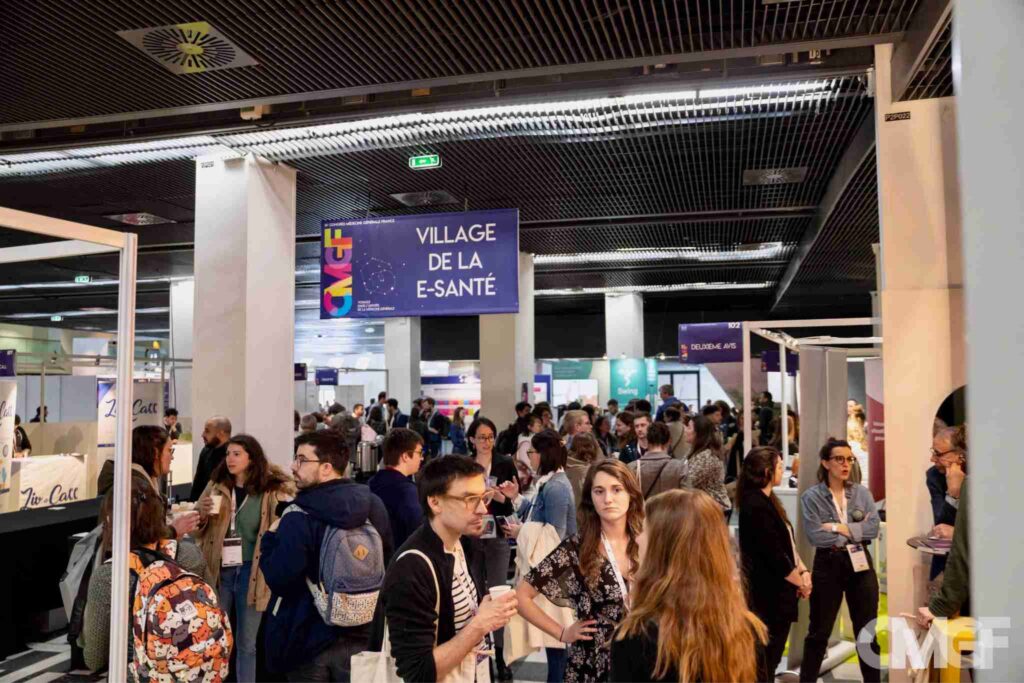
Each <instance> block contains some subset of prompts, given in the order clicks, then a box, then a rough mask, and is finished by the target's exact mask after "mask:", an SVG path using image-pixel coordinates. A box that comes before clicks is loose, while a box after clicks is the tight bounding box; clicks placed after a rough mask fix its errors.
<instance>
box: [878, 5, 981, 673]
mask: <svg viewBox="0 0 1024 683" xmlns="http://www.w3.org/2000/svg"><path fill="white" fill-rule="evenodd" d="M961 4H962V3H961ZM891 56H892V47H891V46H890V45H883V46H876V48H875V64H876V68H877V73H878V78H877V94H876V100H875V116H876V131H877V143H878V187H879V193H878V199H879V213H880V220H881V239H882V246H881V253H882V289H881V292H882V293H881V307H882V333H883V335H884V337H885V343H884V347H883V353H884V359H885V360H884V370H883V392H884V395H885V422H886V426H887V429H886V435H885V442H886V443H885V452H886V462H885V483H886V492H887V494H888V495H887V497H886V507H887V517H886V519H887V528H886V536H887V538H886V552H887V556H886V559H887V568H888V572H887V585H888V596H889V616H890V618H898V617H899V615H900V613H901V612H909V613H913V612H914V611H915V610H916V608H917V607H918V606H919V605H923V604H926V585H927V578H928V566H929V563H930V559H931V558H930V557H929V556H928V555H925V554H923V553H920V552H918V551H916V550H914V549H912V548H910V547H909V546H908V545H907V543H906V541H907V539H908V538H910V537H912V536H915V535H918V534H921V533H923V532H926V531H928V530H929V529H930V528H931V527H932V524H933V520H932V512H931V506H930V504H929V496H928V490H927V488H926V487H925V470H927V469H928V467H929V461H928V451H929V449H930V448H931V440H932V426H933V420H934V418H935V414H936V412H937V411H938V409H939V406H940V405H941V404H942V402H943V400H944V399H945V398H946V396H948V395H949V393H950V392H951V391H953V390H954V389H956V388H957V387H959V386H961V385H963V384H964V382H965V379H966V377H965V372H964V368H965V362H964V361H965V358H964V330H965V327H964V318H963V289H962V283H963V278H962V266H961V260H960V258H961V256H960V255H961V244H960V242H961V235H960V222H961V221H960V203H959V194H960V189H959V183H958V180H957V159H956V152H957V147H956V100H955V99H953V98H943V99H931V100H919V101H914V102H892V101H891V97H892V96H891V73H890V60H891ZM902 112H907V113H909V117H908V116H901V117H899V120H892V121H886V120H885V115H886V114H890V113H902ZM990 400H991V396H988V397H986V403H990ZM901 664H902V662H898V663H897V664H896V665H897V666H899V665H901ZM906 678H907V671H906V670H905V669H896V668H894V669H892V680H906Z"/></svg>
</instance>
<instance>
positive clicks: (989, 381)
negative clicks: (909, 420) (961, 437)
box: [886, 0, 1024, 681]
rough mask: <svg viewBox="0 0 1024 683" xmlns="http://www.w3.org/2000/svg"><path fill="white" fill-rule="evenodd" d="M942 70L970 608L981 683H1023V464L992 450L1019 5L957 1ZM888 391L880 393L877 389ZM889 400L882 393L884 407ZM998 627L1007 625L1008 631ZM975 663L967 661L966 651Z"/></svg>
mask: <svg viewBox="0 0 1024 683" xmlns="http://www.w3.org/2000/svg"><path fill="white" fill-rule="evenodd" d="M954 8H955V9H954V21H953V26H954V30H953V61H954V65H953V75H954V78H955V85H956V89H957V93H958V98H957V99H958V106H959V117H958V121H957V132H958V134H959V140H958V142H959V154H960V177H961V178H962V183H963V188H962V197H963V243H964V276H965V278H966V285H967V292H966V308H967V329H968V330H970V345H969V346H968V350H967V374H968V377H970V387H969V388H970V393H969V402H968V406H967V414H968V423H969V424H970V429H969V430H968V445H969V447H970V452H971V454H972V455H973V457H971V458H970V470H969V472H970V476H969V479H970V485H969V487H970V505H971V509H970V525H971V526H970V534H971V590H972V608H973V612H974V614H975V615H978V616H979V617H982V618H986V617H994V618H1003V619H1009V621H1008V622H1007V623H1006V624H1004V625H1003V626H1001V627H1000V626H998V625H997V624H996V623H994V622H990V625H991V626H992V627H994V628H993V630H994V636H995V637H997V638H1008V643H1007V644H1008V647H1005V646H1004V647H1001V648H1000V649H996V650H995V651H994V652H993V655H994V658H993V662H992V667H991V668H988V669H980V670H979V671H978V672H977V675H978V678H979V679H980V680H982V681H1019V680H1024V647H1021V646H1022V644H1024V591H1021V590H1020V589H1019V583H1020V575H1021V565H1022V563H1024V549H1022V547H1021V544H1020V543H1019V541H1017V540H1016V539H1019V538H1020V531H1019V525H1018V524H1017V520H1019V519H1020V510H1021V502H1020V493H1019V487H1018V486H1017V483H1018V482H1020V481H1021V480H1022V478H1024V460H1022V459H1021V458H1017V457H1000V455H999V454H1002V453H1006V447H1007V444H1013V443H1017V442H1018V441H1019V439H1020V437H1019V434H1020V416H1021V415H1022V414H1024V395H1022V394H1021V387H1022V386H1024V364H1022V363H1021V361H1020V355H1021V354H1020V344H1021V340H1022V339H1024V306H1021V304H1020V302H1019V301H1018V298H1019V296H1020V292H1021V291H1024V269H1022V268H1021V263H1022V262H1024V239H1022V238H1021V219H1022V217H1024V192H1022V191H1021V190H1022V188H1024V168H1022V167H1021V159H1024V135H1021V118H1022V114H1021V112H1024V88H1021V81H1020V70H1019V68H1018V67H1019V65H1020V64H1021V63H1024V42H1022V41H1021V39H1020V36H1021V34H1022V33H1024V4H1022V3H1020V2H1012V1H1007V0H1002V1H1001V2H966V1H961V2H957V3H956V4H955V5H954ZM886 391H888V388H887V389H886ZM888 407H889V397H888V396H886V410H888ZM1008 629H1009V630H1008ZM975 661H977V658H975Z"/></svg>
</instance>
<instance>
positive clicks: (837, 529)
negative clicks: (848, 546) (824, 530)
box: [832, 524, 839, 534]
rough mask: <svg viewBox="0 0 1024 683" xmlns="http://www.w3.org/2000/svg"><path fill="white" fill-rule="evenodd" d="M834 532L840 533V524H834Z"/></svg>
mask: <svg viewBox="0 0 1024 683" xmlns="http://www.w3.org/2000/svg"><path fill="white" fill-rule="evenodd" d="M832 533H834V534H837V533H839V526H838V525H836V524H833V525H832Z"/></svg>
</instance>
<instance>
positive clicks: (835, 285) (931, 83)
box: [0, 0, 951, 352]
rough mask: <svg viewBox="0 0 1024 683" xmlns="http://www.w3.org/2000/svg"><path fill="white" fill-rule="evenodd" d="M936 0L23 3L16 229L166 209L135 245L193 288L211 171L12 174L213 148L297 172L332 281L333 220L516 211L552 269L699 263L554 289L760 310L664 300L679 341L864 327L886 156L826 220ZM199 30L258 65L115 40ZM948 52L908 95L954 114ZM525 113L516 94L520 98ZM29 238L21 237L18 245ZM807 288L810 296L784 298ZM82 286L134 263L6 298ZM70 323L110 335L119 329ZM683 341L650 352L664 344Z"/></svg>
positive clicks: (150, 293)
mask: <svg viewBox="0 0 1024 683" xmlns="http://www.w3.org/2000/svg"><path fill="white" fill-rule="evenodd" d="M4 2H8V3H9V2H10V0H0V4H2V3H4ZM928 2H929V0H793V1H790V2H771V3H769V2H765V1H764V0H743V1H740V0H736V1H730V2H718V1H712V0H708V1H707V2H705V1H699V2H693V1H691V2H682V1H679V2H667V3H649V2H646V1H645V0H638V1H635V2H626V1H623V0H608V1H607V2H601V3H595V2H568V1H564V2H560V1H555V0H548V1H547V2H541V1H540V0H531V1H524V2H515V3H493V2H483V1H478V0H467V1H465V2H459V3H447V2H428V1H427V0H394V1H393V2H335V1H327V0H321V1H313V0H294V1H292V2H269V1H262V2H261V1H255V2H254V1H250V2H247V3H238V2H234V1H232V0H221V1H219V2H215V1H213V0H210V1H207V2H189V3H184V2H161V3H156V2H141V1H140V2H122V3H90V4H81V3H76V2H71V1H64V0H50V1H47V2H43V1H39V2H26V3H18V4H17V5H14V4H10V5H9V7H8V8H6V9H5V10H4V11H5V12H6V14H7V16H8V17H9V18H10V21H7V22H6V23H4V24H2V25H0V41H4V42H5V44H6V45H7V49H6V50H5V51H4V52H3V53H2V54H0V92H4V93H5V96H4V97H3V98H2V99H0V206H7V207H12V208H17V209H22V210H27V211H33V212H37V213H42V214H46V215H52V216H57V217H61V218H67V219H71V220H76V221H80V222H83V223H88V224H92V225H98V226H102V227H108V228H114V229H129V228H126V227H125V226H124V225H121V224H119V223H116V222H113V221H111V220H109V219H107V218H105V217H104V216H106V215H109V214H116V213H127V212H137V211H146V212H149V213H153V214H156V215H158V216H162V217H165V218H169V219H172V220H174V221H176V222H175V223H172V224H165V225H156V226H150V227H140V228H130V229H132V230H134V231H136V232H137V233H138V234H139V235H140V248H141V250H140V262H139V277H140V278H166V277H174V276H187V275H189V274H190V273H191V268H192V252H191V243H192V238H193V230H194V226H193V224H192V220H193V210H194V183H195V171H194V162H193V161H191V160H190V159H188V158H182V159H171V160H167V161H158V162H150V163H138V164H129V165H115V166H110V167H106V168H94V169H90V170H81V171H75V172H60V173H47V174H35V175H23V176H18V175H12V174H7V175H5V174H4V172H3V165H2V164H3V163H4V162H3V161H2V160H3V159H5V158H7V159H13V158H16V156H17V154H19V153H23V152H25V151H33V150H35V151H40V152H42V151H45V150H47V149H52V148H55V146H57V145H58V144H59V145H60V146H61V147H70V146H76V145H77V146H81V145H89V144H99V143H101V142H102V143H106V144H117V143H118V142H122V141H125V140H126V139H127V136H128V135H131V136H132V139H145V138H146V137H148V136H152V135H155V134H157V133H159V134H160V135H162V136H167V135H172V134H177V135H184V134H196V133H198V132H202V131H203V130H207V129H209V132H210V133H211V134H213V136H214V138H215V139H217V140H219V141H220V142H221V144H225V145H227V146H229V147H231V148H232V149H238V150H240V151H254V152H256V153H259V154H263V155H265V156H268V157H270V158H273V159H277V160H281V161H283V162H284V163H287V164H289V165H291V166H293V167H295V168H297V169H298V170H299V188H298V217H297V235H298V241H299V246H298V251H297V255H298V262H297V264H296V265H297V267H300V268H301V267H309V266H313V265H315V264H316V262H317V261H316V259H317V253H316V248H315V244H314V240H315V236H316V234H317V233H318V231H319V227H320V221H321V220H324V219H333V218H345V217H356V216H365V215H368V214H369V215H382V214H395V213H408V212H412V211H437V210H452V209H456V208H469V209H476V208H491V207H518V208H519V209H520V218H521V246H522V249H523V250H524V251H529V252H532V253H535V254H538V255H555V254H590V253H597V252H615V251H618V250H625V249H630V250H636V249H648V250H664V249H670V248H671V249H686V250H689V251H690V252H692V253H689V254H687V255H686V256H685V257H684V256H680V257H679V258H675V259H667V260H650V259H646V258H643V257H641V258H638V259H636V260H632V261H623V262H618V263H615V264H613V265H607V264H603V263H585V262H584V263H560V264H550V265H545V264H539V265H538V267H537V275H536V282H535V287H536V288H537V289H538V290H549V289H573V288H583V287H618V286H639V287H650V286H657V285H688V284H694V283H729V284H730V285H735V286H740V287H742V286H747V287H750V288H749V289H740V290H730V289H726V288H724V287H723V288H720V289H716V288H711V289H709V290H696V291H691V292H672V293H652V294H648V295H647V298H648V302H649V303H648V306H647V309H648V312H649V315H655V314H656V315H658V316H660V317H659V318H658V319H657V320H656V321H655V324H656V326H657V327H658V328H659V329H661V328H667V329H672V325H673V324H674V323H675V322H681V321H684V320H697V319H723V318H724V319H728V318H729V316H730V315H733V316H734V317H735V318H736V319H741V318H752V317H762V318H764V317H769V316H775V317H780V316H782V317H818V316H829V317H838V316H841V315H865V314H867V313H869V312H870V298H869V292H870V291H871V290H872V289H874V259H873V255H872V253H871V246H870V245H871V243H872V242H876V241H877V240H878V212H877V199H876V193H877V188H876V179H875V165H874V156H873V154H869V155H868V156H867V157H866V158H865V161H864V162H863V163H860V164H859V165H858V166H857V167H856V169H855V171H854V172H853V173H850V174H849V177H848V178H845V177H844V178H843V179H842V180H843V181H844V183H843V184H842V186H841V187H840V190H841V192H840V193H839V195H838V200H837V201H836V202H835V204H834V207H833V208H832V209H831V211H830V212H829V214H828V215H827V216H822V215H821V212H822V211H823V207H822V202H823V199H824V197H825V195H826V193H827V191H828V190H829V188H830V187H831V186H832V185H834V184H835V179H834V178H835V176H836V175H837V174H838V172H839V170H840V169H841V160H842V158H843V156H844V153H846V151H847V149H848V148H849V147H850V146H851V145H852V144H854V143H855V136H856V134H857V131H858V130H859V129H860V128H861V126H862V125H865V122H867V123H868V124H870V119H871V117H872V116H873V100H872V98H871V92H870V89H869V88H870V79H869V77H868V76H867V74H868V71H869V69H870V67H871V64H872V51H871V48H870V45H871V44H873V43H875V42H880V41H898V40H899V39H900V35H901V33H902V32H903V31H904V30H906V29H907V27H908V25H909V24H910V23H911V21H912V20H913V18H914V13H915V10H916V9H917V8H918V6H919V5H925V4H928ZM200 20H204V21H208V22H209V23H210V24H211V25H212V26H214V27H215V28H216V29H218V30H219V31H220V32H221V34H223V35H224V36H226V37H227V38H228V39H230V40H231V41H233V42H234V43H235V44H236V45H237V46H238V47H239V48H241V49H242V50H244V52H245V53H247V54H248V55H250V56H251V57H252V58H254V59H255V60H256V62H258V65H256V66H247V67H241V68H238V69H224V70H214V71H209V72H206V73H193V74H173V73H171V72H170V71H167V70H165V69H164V68H163V67H162V66H160V65H159V64H158V63H157V62H156V61H154V60H153V59H151V58H150V57H148V56H147V55H145V54H143V53H142V52H141V51H140V50H138V49H137V48H136V47H134V46H133V45H131V44H130V43H128V42H127V41H126V40H124V39H122V38H121V37H120V36H118V35H117V34H116V32H117V31H120V30H127V29H139V28H145V27H151V26H153V27H155V26H163V25H169V24H180V23H185V22H193V21H200ZM937 35H939V36H940V38H939V39H938V40H937V41H935V43H934V44H932V45H930V46H929V54H931V53H933V52H934V53H935V54H936V55H938V56H936V57H933V58H930V59H929V60H924V61H923V62H922V63H921V64H920V65H919V69H918V72H917V75H916V76H914V80H913V81H912V83H913V85H912V92H911V91H908V95H909V96H911V97H913V96H922V97H928V96H944V95H948V94H950V93H949V92H947V90H946V88H945V86H944V85H943V83H944V81H943V80H942V79H943V76H942V73H943V71H942V70H943V69H945V68H947V67H948V61H947V62H943V61H942V54H944V53H943V50H944V49H946V48H944V47H943V45H942V44H941V40H942V38H941V36H943V35H947V36H948V31H947V32H945V33H943V32H942V31H939V32H937ZM946 45H947V46H948V39H947V40H946ZM810 49H815V50H821V51H822V52H821V54H820V55H817V54H815V55H812V54H810V53H809V52H808V50H810ZM780 60H781V61H780ZM937 73H938V75H936V74H937ZM694 83H697V84H700V85H699V87H700V89H701V92H702V95H701V97H700V99H699V100H697V101H695V102H694V103H693V104H692V106H690V108H689V109H687V108H685V107H675V106H669V105H668V104H666V103H665V102H661V101H657V100H655V101H651V100H645V101H640V102H638V103H633V104H620V103H615V102H612V103H605V104H603V105H602V106H600V107H595V108H594V109H593V110H592V111H590V112H589V113H588V114H586V115H581V116H575V115H571V113H570V112H564V113H557V112H556V114H555V115H552V116H548V117H546V118H545V117H535V118H534V119H530V118H529V117H527V116H524V117H523V119H522V121H523V122H522V123H521V124H517V125H514V126H511V127H508V126H507V125H506V124H504V123H503V122H502V121H501V120H500V117H498V116H489V115H486V114H484V115H481V116H478V117H476V118H474V120H473V126H455V125H453V126H451V127H450V128H449V129H447V130H445V131H444V132H443V133H442V134H440V135H438V134H436V133H433V134H429V135H428V133H427V132H425V130H421V129H420V128H417V126H415V125H413V124H410V125H409V126H408V129H407V131H406V132H405V133H403V135H401V136H399V138H400V139H399V141H397V142H394V141H392V142H390V143H389V144H387V145H384V146H376V147H374V146H365V145H364V146H362V147H359V148H346V147H344V146H343V145H341V144H340V143H339V144H338V145H336V146H335V147H328V148H327V149H324V150H320V151H313V150H311V149H310V148H309V146H308V145H307V146H302V145H299V148H298V149H297V151H296V148H295V147H294V146H293V147H290V148H289V149H290V150H291V151H282V148H279V146H275V145H264V146H260V145H257V144H255V143H254V142H253V140H254V139H255V138H256V137H258V133H257V132H256V131H260V130H262V131H271V132H273V131H284V130H288V127H289V126H296V125H312V124H313V123H324V122H329V121H339V120H347V121H352V120H355V121H358V120H360V119H363V118H372V117H375V116H381V115H390V114H392V113H396V112H397V113H401V112H403V111H404V112H408V111H432V110H434V109H433V108H434V107H437V108H438V109H439V110H444V109H454V108H458V107H459V106H460V103H463V102H464V103H465V104H461V106H470V105H471V106H473V107H488V106H497V105H502V104H509V103H510V102H521V101H529V97H528V95H529V93H532V92H536V93H538V97H539V98H540V100H539V101H551V100H552V99H556V100H559V99H560V100H564V101H570V102H571V101H573V100H575V99H577V98H593V97H597V96H601V91H602V86H603V84H604V85H606V86H607V87H608V88H610V89H611V90H610V91H609V92H607V93H605V94H616V95H617V94H625V93H641V94H642V93H645V92H672V91H674V90H684V89H688V88H691V87H698V86H693V85H691V84H694ZM608 84H615V85H614V88H612V87H611V86H610V85H608ZM753 84H759V85H760V84H763V85H765V86H768V87H766V88H765V92H763V93H760V94H758V95H750V94H749V93H747V94H739V93H719V94H718V95H716V96H705V95H704V93H705V90H704V89H705V88H706V87H719V88H720V87H746V86H750V85H753ZM800 84H804V85H807V84H810V85H808V86H807V88H806V89H805V90H807V89H809V90H811V91H813V93H812V96H802V95H801V93H800V92H799V91H794V90H792V88H793V87H794V86H798V85H800ZM517 87H518V88H520V90H518V91H517V90H516V88H517ZM950 87H951V86H950ZM413 88H429V89H430V90H422V91H420V90H417V91H416V92H411V91H412V89H413ZM787 88H790V90H787ZM488 91H489V92H488ZM509 92H517V93H518V95H517V97H516V98H515V99H511V100H509V99H503V98H502V94H503V93H509ZM805 94H806V93H805ZM355 95H359V96H360V97H359V98H355V99H352V98H353V96H355ZM346 96H348V98H349V99H345V98H346ZM266 98H272V99H270V100H267V99H266ZM332 98H333V99H332ZM261 101H269V102H272V103H273V108H272V109H270V110H269V111H264V112H263V116H264V118H263V119H261V120H260V121H258V122H256V123H246V122H243V121H241V120H240V119H239V116H238V109H239V107H241V106H244V105H249V104H254V103H258V102H261ZM318 103H319V104H318ZM349 105H354V107H355V108H354V109H353V108H352V107H350V106H349ZM312 112H315V113H316V116H313V117H311V116H309V115H310V114H311V113H312ZM90 117H102V120H101V119H90ZM570 121H571V123H570ZM225 122H230V123H228V124H226V123H225ZM470 128H472V130H470ZM3 131H6V132H3ZM71 140H77V141H78V142H76V143H72V142H69V141H71ZM423 152H432V153H438V154H440V155H441V156H442V158H443V160H444V164H443V166H442V168H440V169H436V170H431V171H425V172H414V171H410V170H409V169H408V166H407V164H406V161H407V159H408V157H409V156H410V155H413V154H418V153H423ZM16 166H17V165H16V164H15V165H14V166H11V168H15V167H16ZM786 168H806V174H805V175H804V176H803V177H802V179H800V180H799V181H798V182H786V183H781V184H772V185H745V184H744V182H743V175H744V171H750V170H754V171H757V170H760V171H765V170H777V169H786ZM440 190H443V191H446V192H448V193H450V194H451V195H452V197H454V198H455V200H456V202H457V204H455V205H454V206H453V205H445V206H430V207H425V208H419V209H410V208H407V207H404V206H403V205H402V204H400V203H399V202H397V201H396V200H395V199H394V198H392V197H391V195H392V194H395V193H400V192H426V191H440ZM822 219H824V220H823V227H822V229H821V231H820V233H818V234H817V239H816V240H814V241H813V244H811V245H810V248H809V250H805V251H806V254H804V255H803V256H801V255H800V253H802V252H798V250H797V247H798V245H800V244H801V242H802V240H804V238H805V236H807V235H808V234H809V231H811V228H812V226H814V224H815V223H816V221H819V220H822ZM24 241H25V238H24V237H23V236H21V235H14V234H12V233H11V231H8V230H0V245H7V244H16V243H24ZM766 244H767V245H775V246H774V247H772V251H771V254H770V255H768V256H765V257H763V258H745V256H744V254H745V253H746V250H748V249H751V248H757V245H766ZM794 259H797V260H796V261H794ZM791 266H792V267H791ZM787 269H791V270H795V274H794V275H793V277H792V280H791V282H789V283H788V285H787V287H786V288H783V289H780V288H779V283H780V281H781V280H783V275H784V273H785V272H786V271H787ZM72 273H75V274H77V273H88V274H91V275H93V276H94V277H95V278H98V279H106V278H113V277H116V263H115V261H114V260H113V259H111V258H110V257H104V256H94V257H88V258H81V259H74V260H73V261H71V260H65V261H53V262H48V263H36V264H31V266H25V267H6V268H4V269H2V270H0V286H2V285H4V284H14V283H26V282H44V281H51V280H54V281H65V282H66V281H67V280H68V279H70V277H73V275H72ZM315 281H316V275H315V274H306V275H299V276H298V278H297V293H296V297H297V299H298V300H309V299H315V298H316V291H315V284H314V283H315ZM167 291H168V285H167V284H166V283H165V282H164V283H161V282H154V283H151V284H143V285H140V303H139V306H140V307H143V300H144V301H145V305H146V306H147V307H149V308H155V309H159V308H162V307H166V306H167V300H168V296H167ZM777 294H778V295H779V296H778V297H776V295H777ZM776 298H778V301H777V302H776ZM90 307H116V288H114V287H92V288H88V289H85V290H74V291H73V292H69V291H67V290H57V289H54V290H46V289H42V290H32V291H30V292H24V291H4V290H2V289H0V318H3V316H4V315H9V314H12V313H13V314H18V313H31V312H40V313H51V312H56V311H64V310H68V309H69V308H71V309H81V308H90ZM773 309H774V311H773ZM599 310H600V297H593V296H590V297H582V296H568V297H557V298H555V297H546V298H544V299H541V300H539V304H538V314H539V315H542V316H552V318H551V319H552V320H555V319H556V318H557V316H563V315H565V314H567V313H569V312H579V311H591V312H599ZM308 317H309V314H308V313H303V314H302V316H300V318H302V319H303V320H305V318H308ZM61 324H64V325H69V324H70V325H72V326H75V327H97V328H104V327H106V328H109V327H112V326H113V324H112V319H110V318H109V317H106V316H96V317H82V318H76V319H74V321H69V320H65V321H64V322H63V323H61ZM147 326H149V327H151V328H153V329H163V328H166V327H167V326H168V322H167V316H166V314H165V313H151V314H148V316H147V318H146V319H145V320H143V319H142V318H140V328H143V329H144V328H145V327H147ZM662 336H665V335H663V334H661V332H659V333H658V338H657V340H656V341H654V342H652V341H651V340H650V339H649V340H648V341H649V343H648V346H651V344H652V343H654V344H657V345H659V346H660V344H661V337H662ZM648 337H651V335H650V334H649V335H648ZM669 342H671V340H669ZM648 350H649V351H651V349H648ZM657 350H658V349H655V351H654V352H656V351H657ZM538 352H539V350H538Z"/></svg>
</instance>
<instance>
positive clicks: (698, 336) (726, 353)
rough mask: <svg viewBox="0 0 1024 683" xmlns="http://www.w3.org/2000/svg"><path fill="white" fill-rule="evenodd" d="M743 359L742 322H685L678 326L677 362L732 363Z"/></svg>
mask: <svg viewBox="0 0 1024 683" xmlns="http://www.w3.org/2000/svg"><path fill="white" fill-rule="evenodd" d="M742 360H743V323H685V324H682V325H680V326H679V362H680V363H735V362H738V361H742Z"/></svg>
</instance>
